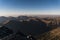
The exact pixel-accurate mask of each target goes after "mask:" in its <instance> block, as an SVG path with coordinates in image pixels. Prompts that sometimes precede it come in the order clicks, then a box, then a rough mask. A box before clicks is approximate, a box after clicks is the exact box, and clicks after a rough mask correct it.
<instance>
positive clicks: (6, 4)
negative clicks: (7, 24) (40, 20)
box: [0, 0, 60, 15]
mask: <svg viewBox="0 0 60 40" xmlns="http://www.w3.org/2000/svg"><path fill="white" fill-rule="evenodd" d="M59 10H60V0H0V14H1V15H8V14H9V15H16V14H17V15H19V14H25V15H26V14H29V15H30V14H31V15H32V14H38V15H39V14H52V13H53V15H54V14H56V13H58V14H59Z"/></svg>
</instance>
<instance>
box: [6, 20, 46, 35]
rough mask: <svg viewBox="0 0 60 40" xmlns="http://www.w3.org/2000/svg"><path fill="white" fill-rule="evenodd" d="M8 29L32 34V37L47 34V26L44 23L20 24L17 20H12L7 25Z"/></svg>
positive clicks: (25, 22)
mask: <svg viewBox="0 0 60 40" xmlns="http://www.w3.org/2000/svg"><path fill="white" fill-rule="evenodd" d="M5 26H6V27H8V28H9V29H12V30H13V31H14V32H17V31H18V30H19V31H21V32H22V33H24V34H28V35H29V34H32V35H39V34H41V33H44V32H46V29H47V28H46V24H45V23H44V22H42V21H35V20H30V21H23V22H19V21H17V20H11V21H10V22H8V23H7V24H5Z"/></svg>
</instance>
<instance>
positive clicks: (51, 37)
mask: <svg viewBox="0 0 60 40" xmlns="http://www.w3.org/2000/svg"><path fill="white" fill-rule="evenodd" d="M38 40H60V27H58V28H56V29H53V30H51V31H49V32H46V33H43V34H42V35H40V36H39V37H38Z"/></svg>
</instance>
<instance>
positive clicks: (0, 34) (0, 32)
mask: <svg viewBox="0 0 60 40" xmlns="http://www.w3.org/2000/svg"><path fill="white" fill-rule="evenodd" d="M12 33H13V31H12V30H10V29H8V28H6V27H5V26H3V27H1V28H0V39H1V38H4V37H6V36H8V35H10V34H12Z"/></svg>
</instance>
